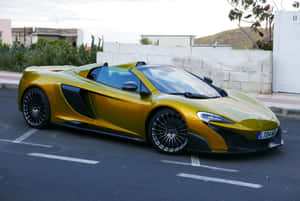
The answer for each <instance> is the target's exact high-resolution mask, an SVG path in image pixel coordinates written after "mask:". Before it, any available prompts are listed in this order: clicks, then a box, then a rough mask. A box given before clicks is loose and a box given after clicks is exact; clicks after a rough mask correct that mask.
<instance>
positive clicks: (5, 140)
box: [0, 139, 52, 148]
mask: <svg viewBox="0 0 300 201" xmlns="http://www.w3.org/2000/svg"><path fill="white" fill-rule="evenodd" d="M0 141H1V142H8V143H13V144H25V145H30V146H36V147H44V148H51V147H52V146H51V145H46V144H36V143H30V142H15V141H14V140H7V139H0Z"/></svg>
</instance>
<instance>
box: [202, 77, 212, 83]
mask: <svg viewBox="0 0 300 201" xmlns="http://www.w3.org/2000/svg"><path fill="white" fill-rule="evenodd" d="M203 80H204V82H206V83H208V84H212V83H213V80H212V79H211V78H209V77H204V78H203Z"/></svg>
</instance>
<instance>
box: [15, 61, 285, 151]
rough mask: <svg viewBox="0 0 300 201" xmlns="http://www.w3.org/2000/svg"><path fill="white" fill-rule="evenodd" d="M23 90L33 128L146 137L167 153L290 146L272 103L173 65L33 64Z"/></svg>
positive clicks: (20, 101)
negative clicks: (265, 103) (57, 126)
mask: <svg viewBox="0 0 300 201" xmlns="http://www.w3.org/2000/svg"><path fill="white" fill-rule="evenodd" d="M18 92H19V93H18V104H19V108H20V110H21V111H22V113H23V116H24V119H25V121H26V122H27V124H28V125H29V126H31V127H34V128H43V127H45V126H47V125H48V124H49V123H54V124H60V125H64V126H68V127H72V128H78V129H82V130H85V131H94V132H97V133H101V134H107V135H113V136H119V137H123V138H128V139H132V140H138V141H147V142H149V143H151V144H152V145H153V146H154V147H155V148H156V149H157V150H159V151H162V152H167V153H177V152H182V151H183V150H192V151H199V152H223V153H245V152H256V151H262V150H267V149H270V148H274V147H279V146H281V145H282V144H283V140H282V139H281V134H280V123H279V121H278V119H277V118H276V116H275V115H274V114H273V113H272V111H270V110H269V109H268V108H267V107H265V106H263V105H262V104H260V103H259V102H258V101H257V100H255V99H253V98H251V97H248V96H247V95H245V94H243V93H240V92H237V91H233V90H226V91H225V90H223V89H221V88H218V87H216V86H214V85H213V84H212V80H211V79H209V78H206V77H204V78H201V77H198V76H197V75H195V74H193V73H191V72H188V71H185V70H183V69H181V68H176V67H174V66H168V65H147V64H146V63H145V62H136V63H131V64H124V65H117V66H109V65H108V64H107V63H105V64H91V65H86V66H81V67H73V66H48V67H29V68H27V69H26V70H25V71H24V73H23V77H22V79H21V81H20V85H19V91H18Z"/></svg>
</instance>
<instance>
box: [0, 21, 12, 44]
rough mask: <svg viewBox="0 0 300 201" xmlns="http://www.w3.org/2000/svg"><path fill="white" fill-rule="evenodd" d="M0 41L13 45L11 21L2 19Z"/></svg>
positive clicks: (0, 22)
mask: <svg viewBox="0 0 300 201" xmlns="http://www.w3.org/2000/svg"><path fill="white" fill-rule="evenodd" d="M0 40H1V41H2V43H5V44H9V45H11V44H12V39H11V20H7V19H0Z"/></svg>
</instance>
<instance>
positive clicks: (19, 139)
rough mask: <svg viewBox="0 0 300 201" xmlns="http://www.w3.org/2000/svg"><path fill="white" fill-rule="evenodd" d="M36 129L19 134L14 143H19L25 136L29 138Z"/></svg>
mask: <svg viewBox="0 0 300 201" xmlns="http://www.w3.org/2000/svg"><path fill="white" fill-rule="evenodd" d="M37 131H38V130H37V129H30V130H29V131H27V132H26V133H24V134H23V135H21V136H20V137H18V138H17V139H15V140H14V143H20V142H22V141H23V140H26V139H27V138H29V137H30V136H31V135H32V134H33V133H35V132H37Z"/></svg>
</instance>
